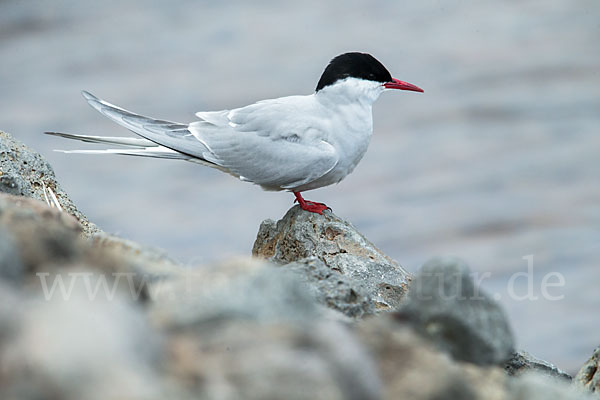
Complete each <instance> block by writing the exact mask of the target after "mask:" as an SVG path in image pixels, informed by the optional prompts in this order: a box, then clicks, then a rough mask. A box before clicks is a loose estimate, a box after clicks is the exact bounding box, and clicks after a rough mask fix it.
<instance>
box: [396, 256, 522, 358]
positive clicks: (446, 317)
mask: <svg viewBox="0 0 600 400" xmlns="http://www.w3.org/2000/svg"><path fill="white" fill-rule="evenodd" d="M397 317H398V318H399V319H400V320H406V321H407V322H409V323H411V324H412V325H413V327H414V328H415V329H416V330H417V331H418V332H419V333H421V334H422V335H423V336H425V337H427V338H429V339H430V340H432V341H433V342H434V343H435V344H436V345H437V346H438V347H439V348H441V349H443V350H445V351H447V352H448V353H449V354H450V355H452V357H453V358H455V359H456V360H463V361H468V362H472V363H475V364H480V365H488V364H498V363H502V362H504V361H506V360H507V359H508V358H509V357H510V355H511V354H512V353H513V351H514V350H513V348H514V344H513V336H512V332H511V329H510V326H509V324H508V321H507V319H506V316H505V314H504V312H503V310H502V309H501V307H500V306H499V305H498V304H497V303H496V302H494V301H493V300H491V299H489V298H488V297H487V295H485V294H484V293H482V292H480V291H479V288H477V287H475V285H474V283H473V280H472V279H471V275H470V270H469V268H468V267H467V266H466V264H464V263H463V262H462V261H460V260H458V259H454V258H436V259H433V260H431V261H429V262H427V263H426V264H425V265H424V266H423V267H422V268H421V270H420V271H419V273H418V275H417V276H416V277H415V279H414V281H413V282H412V285H411V287H410V291H409V294H408V297H407V302H406V305H405V306H404V307H403V308H402V310H401V311H400V313H399V314H398V316H397Z"/></svg>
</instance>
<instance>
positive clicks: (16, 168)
mask: <svg viewBox="0 0 600 400" xmlns="http://www.w3.org/2000/svg"><path fill="white" fill-rule="evenodd" d="M44 186H45V187H46V188H49V189H51V190H52V191H53V192H54V193H55V194H56V197H57V198H58V201H59V203H60V205H61V207H62V208H63V210H65V211H66V212H67V213H69V214H70V215H72V216H74V217H75V218H76V219H77V221H79V223H80V224H81V226H82V227H83V233H84V234H85V235H91V234H93V233H96V232H99V231H100V230H99V229H98V227H97V226H96V225H94V224H92V223H90V222H89V221H88V219H87V218H86V217H85V215H83V214H82V213H81V212H80V211H79V210H78V209H77V207H75V205H74V204H73V202H72V201H71V199H70V198H69V196H68V195H67V194H66V193H65V191H64V190H63V189H62V188H61V187H60V185H59V184H58V182H57V181H56V178H55V176H54V170H53V169H52V167H51V166H50V164H49V163H48V162H47V161H46V159H45V158H44V157H43V156H42V155H40V154H39V153H38V152H36V151H34V150H32V149H31V148H29V147H27V146H25V145H24V144H23V143H21V142H19V141H17V140H15V139H14V138H13V137H12V136H11V135H9V134H8V133H6V132H2V131H0V192H4V193H8V194H13V195H18V196H24V197H30V198H33V199H37V200H42V201H44V199H45V197H44Z"/></svg>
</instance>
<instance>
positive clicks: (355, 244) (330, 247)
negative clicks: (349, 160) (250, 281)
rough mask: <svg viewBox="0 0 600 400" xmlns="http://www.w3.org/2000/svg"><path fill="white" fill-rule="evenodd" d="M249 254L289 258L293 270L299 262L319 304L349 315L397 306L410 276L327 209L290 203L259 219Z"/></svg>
mask: <svg viewBox="0 0 600 400" xmlns="http://www.w3.org/2000/svg"><path fill="white" fill-rule="evenodd" d="M252 254H253V255H254V256H257V257H261V258H266V259H268V260H270V261H272V262H275V263H277V264H281V265H285V264H289V263H294V264H292V265H291V266H292V268H293V269H294V270H296V271H298V270H299V269H301V268H302V265H305V268H306V271H305V276H306V277H307V280H308V282H310V283H311V284H313V285H314V286H315V287H316V288H317V290H318V291H320V292H321V295H320V296H319V297H320V298H321V299H322V300H323V301H324V302H325V304H327V305H328V306H330V307H332V308H334V309H337V310H340V311H342V312H344V313H346V315H348V316H351V317H360V316H362V315H364V314H373V313H375V312H377V311H381V310H394V309H396V308H398V306H399V304H400V302H401V301H402V299H403V298H404V295H405V294H406V291H407V287H408V283H409V282H410V279H411V276H410V274H409V273H408V272H406V271H405V270H404V269H403V268H402V267H401V266H400V265H398V263H396V262H395V261H394V260H392V259H390V258H389V257H387V256H386V255H385V254H383V253H382V252H381V251H380V250H379V249H377V248H376V247H375V246H374V245H373V244H372V243H371V242H369V241H368V240H367V239H366V238H365V237H364V236H363V235H362V234H361V233H360V232H358V231H357V230H356V229H355V228H354V227H353V226H352V225H351V224H350V223H348V222H346V221H344V220H342V219H341V218H339V217H337V216H336V215H335V214H333V213H332V212H331V211H324V212H323V215H320V214H315V213H310V212H306V211H304V210H302V209H301V208H300V207H299V206H294V207H292V208H291V209H290V210H289V211H288V212H287V213H286V214H285V216H284V217H283V218H282V219H281V220H279V221H277V222H274V221H272V220H266V221H264V222H263V223H262V224H261V226H260V229H259V232H258V235H257V238H256V241H255V242H254V247H253V249H252ZM315 259H316V260H318V261H320V262H317V261H315ZM336 282H341V283H340V285H339V286H336V284H335V283H336ZM337 289H341V292H339V291H337Z"/></svg>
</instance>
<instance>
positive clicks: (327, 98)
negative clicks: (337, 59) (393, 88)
mask: <svg viewBox="0 0 600 400" xmlns="http://www.w3.org/2000/svg"><path fill="white" fill-rule="evenodd" d="M384 90H385V88H384V87H383V85H382V84H381V83H380V82H375V81H369V80H365V79H359V78H352V77H350V78H346V79H343V80H339V81H337V82H335V83H334V84H333V85H329V86H326V87H324V88H323V89H321V90H319V91H318V92H317V93H316V94H315V95H316V96H317V98H319V99H320V100H321V101H323V102H334V103H337V104H344V103H355V102H358V103H361V104H363V105H372V104H373V103H374V102H375V101H376V100H377V99H378V98H379V96H380V95H381V93H383V91H384Z"/></svg>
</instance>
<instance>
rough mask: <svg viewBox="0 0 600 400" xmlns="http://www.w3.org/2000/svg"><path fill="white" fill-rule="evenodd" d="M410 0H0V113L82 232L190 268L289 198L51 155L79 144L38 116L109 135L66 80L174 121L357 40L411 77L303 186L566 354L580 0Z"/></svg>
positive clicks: (397, 251)
mask: <svg viewBox="0 0 600 400" xmlns="http://www.w3.org/2000/svg"><path fill="white" fill-rule="evenodd" d="M413 3H414V4H411V3H406V2H402V3H401V2H396V1H378V2H360V1H330V2H326V3H325V2H319V1H314V0H313V1H304V2H294V3H293V2H285V3H284V2H270V1H260V2H243V1H232V2H227V3H226V4H225V3H222V2H211V1H209V2H196V1H191V0H189V1H183V0H180V1H172V2H142V1H130V2H120V1H114V0H106V1H103V2H91V1H79V2H73V1H67V0H57V1H53V2H45V1H41V0H40V1H28V2H22V1H17V0H4V1H2V2H0V60H1V61H0V63H1V66H0V93H2V96H0V129H3V130H6V131H8V132H11V133H12V134H13V135H15V136H16V137H17V138H18V139H20V140H21V141H23V142H25V143H27V144H28V145H30V146H32V147H34V148H36V149H37V150H39V151H40V152H41V153H42V154H44V155H45V156H46V157H47V158H48V160H49V161H50V162H51V163H52V165H53V166H54V167H55V170H56V173H57V176H58V178H59V180H60V182H61V183H62V185H63V187H64V188H65V189H66V190H67V191H68V192H69V193H70V195H71V197H72V198H73V200H74V201H75V202H76V204H77V205H78V206H79V207H80V208H81V209H82V211H83V212H84V213H85V214H86V215H87V216H88V217H89V218H90V220H92V221H94V222H96V223H97V224H98V225H100V227H102V228H103V229H104V230H106V231H109V232H113V233H118V234H120V235H122V236H124V237H127V238H131V239H133V240H136V241H138V242H141V243H145V244H149V245H153V246H158V247H162V248H164V249H166V250H168V252H169V253H170V254H171V255H172V256H173V257H175V258H177V259H179V260H181V261H183V262H187V263H191V264H201V263H205V262H210V261H211V260H215V259H221V258H225V257H229V256H232V255H237V254H249V252H250V249H251V246H252V243H253V240H254V237H255V234H256V232H257V230H258V225H259V223H260V221H262V220H263V219H265V218H279V217H281V216H282V215H283V214H284V213H285V211H286V210H287V209H288V208H289V207H290V206H291V204H292V196H291V195H290V194H288V193H268V192H263V191H262V190H261V189H260V188H258V187H254V186H252V185H249V184H244V183H240V182H238V181H236V180H234V179H233V178H231V177H229V176H227V175H225V174H222V173H219V172H217V171H213V170H210V169H207V168H202V167H199V166H196V165H193V164H187V163H183V162H176V161H160V160H144V159H139V158H126V157H101V156H95V157H91V156H88V157H86V156H75V155H69V156H67V155H64V154H60V153H54V152H52V149H54V148H77V147H81V146H80V145H79V144H78V143H69V142H66V141H60V140H59V139H57V138H53V137H45V136H42V135H40V132H42V131H44V130H58V131H66V132H74V133H85V134H104V135H122V134H125V133H126V131H125V130H124V129H122V128H119V127H118V126H116V125H114V124H112V123H111V122H110V121H108V120H107V119H105V118H103V117H102V116H100V115H99V114H97V113H96V112H95V111H93V110H92V109H91V108H89V107H88V106H87V105H86V104H85V102H84V101H83V99H82V98H81V97H80V95H79V91H80V90H81V89H86V90H89V91H91V92H92V93H94V94H96V95H99V96H100V97H103V98H105V99H107V100H109V101H111V102H114V103H116V104H118V105H121V106H123V107H125V108H129V109H132V110H133V111H136V112H140V113H142V114H146V115H150V116H154V117H160V118H165V119H170V120H175V121H182V122H185V121H191V120H192V119H193V118H194V117H193V113H194V112H195V111H199V110H218V109H223V108H229V107H237V106H242V105H245V104H247V103H250V102H253V101H256V100H260V99H263V98H269V97H278V96H283V95H290V94H299V93H310V92H312V90H313V89H314V87H315V86H316V82H317V80H318V78H319V76H320V73H321V72H322V69H323V67H324V66H325V64H326V63H327V61H328V60H329V59H330V58H331V57H333V56H334V55H337V54H339V53H342V52H345V51H349V50H361V51H366V52H370V53H372V54H374V55H375V56H376V57H377V58H379V59H380V60H381V61H382V62H383V63H384V64H385V65H386V66H387V67H388V68H389V69H390V70H391V72H392V74H393V75H394V76H395V77H397V78H399V79H402V80H406V81H408V82H411V83H414V84H416V85H418V86H420V87H423V88H424V89H425V91H426V93H425V94H424V95H420V94H416V93H409V92H401V93H398V92H396V93H386V94H384V95H383V96H382V98H381V99H380V100H379V101H378V102H377V104H376V105H375V110H374V120H375V134H374V136H373V140H372V143H371V146H370V149H369V151H368V152H367V155H366V156H365V158H364V159H363V161H362V162H361V164H360V165H359V166H358V168H357V170H356V171H355V172H354V173H353V174H352V175H350V176H349V177H348V178H347V179H346V180H345V181H343V182H342V183H340V184H339V185H336V186H333V187H329V188H324V189H319V190H316V191H313V192H309V193H307V194H306V197H307V198H309V199H312V200H318V201H324V202H326V203H327V204H329V205H331V206H332V207H333V208H334V210H335V212H336V213H337V214H338V215H340V216H342V217H344V218H345V219H347V220H349V221H352V223H354V224H355V225H356V226H357V227H358V228H359V230H361V231H362V232H363V233H364V234H365V235H366V236H367V237H368V238H370V239H371V240H372V241H373V242H374V243H376V244H377V245H378V246H379V247H380V248H381V249H382V250H383V251H384V252H386V253H387V254H389V255H390V256H392V257H393V258H395V259H397V260H398V261H399V262H400V263H401V264H402V265H404V266H405V267H406V268H407V269H409V270H411V271H416V270H417V269H418V267H419V266H420V265H422V263H423V262H424V261H425V260H427V259H428V258H430V257H431V256H434V255H440V254H453V255H458V256H460V257H462V258H464V259H465V260H467V261H468V262H469V263H470V265H471V266H472V268H473V269H474V270H475V271H476V272H478V273H480V276H482V277H483V278H484V279H483V281H482V285H483V287H484V288H486V289H487V290H488V292H491V293H493V294H495V295H496V297H499V298H500V301H501V302H502V303H503V304H504V306H505V307H506V309H507V312H508V314H509V316H510V319H511V322H512V324H513V327H514V330H515V333H516V336H517V338H518V343H519V347H520V348H524V349H527V350H528V351H530V352H532V353H533V354H536V355H537V356H539V357H542V358H546V359H548V360H550V361H552V362H554V363H556V364H558V365H559V366H560V367H562V368H565V369H567V370H568V371H570V372H574V371H576V370H577V369H578V368H579V366H580V365H581V363H582V362H583V361H584V360H585V359H586V358H587V357H588V356H589V355H590V354H591V351H592V349H593V348H594V347H595V346H597V345H598V344H599V343H598V342H599V340H598V337H597V335H595V334H594V333H595V332H598V329H599V328H600V321H599V319H598V317H597V315H598V307H599V306H600V298H599V296H598V290H597V284H598V278H599V277H600V272H599V271H600V269H599V267H600V265H599V261H598V260H599V259H600V258H599V255H600V230H599V222H600V189H599V183H600V179H599V178H600V168H599V163H598V155H599V154H600V135H599V131H598V129H599V127H600V124H599V123H600V51H598V40H599V39H600V22H598V21H600V3H598V2H597V1H595V0H587V1H586V0H582V1H577V2H568V1H559V0H545V1H521V2H518V3H516V2H511V1H492V0H482V1H479V2H453V1H445V0H444V1H443V0H439V1H434V0H424V1H421V2H413ZM84 147H85V145H84ZM523 257H526V258H523ZM531 257H533V258H531ZM528 260H533V272H534V274H533V278H532V280H531V288H533V290H534V291H533V292H532V293H531V296H529V297H530V298H532V297H535V296H537V297H538V299H537V300H518V299H517V298H516V297H518V296H521V297H525V295H527V294H528V293H527V290H528V289H529V282H527V279H526V278H523V277H521V278H518V279H516V280H514V283H515V289H514V293H513V292H511V291H510V287H509V285H508V283H509V282H510V279H511V276H513V274H514V273H517V272H526V271H527V268H528V262H529V261H528ZM553 272H556V273H560V274H561V276H562V277H564V280H565V284H564V286H563V287H548V288H547V293H546V294H547V295H550V297H552V296H564V298H563V299H562V300H557V301H551V300H549V296H544V295H543V292H542V282H543V279H544V277H545V276H547V274H549V273H553ZM486 273H489V276H488V275H485V274H486ZM546 279H549V280H548V281H547V282H550V283H552V282H554V283H556V282H559V281H556V279H558V278H556V277H550V278H546Z"/></svg>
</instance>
